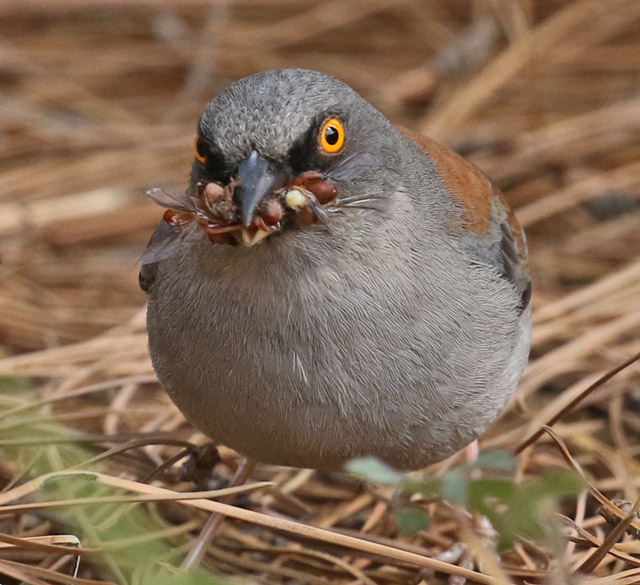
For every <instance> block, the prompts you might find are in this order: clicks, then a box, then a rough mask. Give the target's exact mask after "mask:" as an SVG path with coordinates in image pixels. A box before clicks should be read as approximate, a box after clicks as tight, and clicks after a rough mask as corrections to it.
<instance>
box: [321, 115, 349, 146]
mask: <svg viewBox="0 0 640 585" xmlns="http://www.w3.org/2000/svg"><path fill="white" fill-rule="evenodd" d="M319 138H320V148H321V149H322V150H323V151H324V152H326V153H328V154H335V153H336V152H340V150H342V147H343V146H344V126H343V125H342V122H340V120H338V118H329V119H328V120H327V121H326V122H325V123H324V124H323V125H322V128H321V130H320V137H319Z"/></svg>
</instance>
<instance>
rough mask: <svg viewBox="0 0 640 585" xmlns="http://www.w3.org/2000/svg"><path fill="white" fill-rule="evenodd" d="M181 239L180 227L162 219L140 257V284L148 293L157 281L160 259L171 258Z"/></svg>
mask: <svg viewBox="0 0 640 585" xmlns="http://www.w3.org/2000/svg"><path fill="white" fill-rule="evenodd" d="M181 239H182V238H181V233H180V229H179V228H177V227H175V226H171V225H169V224H168V223H167V222H166V221H164V220H162V221H160V223H159V224H158V227H157V228H156V229H155V231H154V232H153V235H152V236H151V239H150V240H149V243H148V244H147V248H146V249H145V251H144V253H143V254H142V256H141V258H140V263H141V266H140V272H139V273H138V284H139V285H140V288H141V289H142V290H143V291H144V292H146V293H147V294H148V293H149V292H151V288H152V287H153V284H154V283H155V281H156V276H157V273H158V265H159V263H160V261H161V260H164V259H166V258H169V257H170V256H172V255H173V254H174V253H175V252H176V250H177V249H178V246H179V245H180V242H181Z"/></svg>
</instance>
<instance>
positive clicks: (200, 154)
mask: <svg viewBox="0 0 640 585" xmlns="http://www.w3.org/2000/svg"><path fill="white" fill-rule="evenodd" d="M193 148H194V149H195V151H196V158H197V159H198V160H199V161H200V162H201V163H202V164H204V163H206V162H207V153H206V151H205V149H204V144H203V143H202V140H200V136H196V139H195V140H194V141H193Z"/></svg>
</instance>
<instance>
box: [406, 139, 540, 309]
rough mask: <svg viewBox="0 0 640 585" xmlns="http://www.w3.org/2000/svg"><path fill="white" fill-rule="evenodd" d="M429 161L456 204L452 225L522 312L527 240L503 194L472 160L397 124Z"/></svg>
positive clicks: (527, 289)
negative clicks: (487, 261) (458, 216)
mask: <svg viewBox="0 0 640 585" xmlns="http://www.w3.org/2000/svg"><path fill="white" fill-rule="evenodd" d="M398 130H399V131H400V132H401V133H402V134H403V135H404V136H406V137H407V138H409V139H410V140H412V141H413V142H415V143H416V144H417V145H418V146H419V147H420V148H421V149H422V150H423V151H424V152H425V154H426V155H427V156H428V157H429V159H430V160H431V161H432V163H433V165H434V167H435V169H436V172H437V173H438V175H439V178H440V180H441V181H442V184H443V185H444V187H445V188H446V189H447V191H449V192H450V193H451V194H452V195H453V196H454V197H455V198H456V200H457V202H458V203H459V206H460V208H461V211H462V221H461V222H460V224H459V225H457V226H456V228H458V229H461V230H463V231H464V232H466V233H467V234H469V235H470V236H472V237H473V236H475V240H476V241H477V244H478V246H480V247H483V248H486V253H485V254H483V257H484V258H487V257H491V258H492V260H491V261H492V262H493V263H495V264H496V268H497V270H498V272H499V273H500V274H501V275H502V276H503V277H504V278H505V279H506V280H507V281H509V282H510V283H511V284H512V286H513V287H514V288H515V289H516V291H517V292H518V293H519V294H520V298H521V304H520V309H521V311H524V310H525V309H526V307H527V306H528V304H529V301H530V299H531V276H530V273H529V263H528V255H527V243H526V239H525V235H524V231H523V230H522V227H521V226H520V224H519V223H518V220H517V219H516V217H515V215H514V214H513V211H511V209H510V208H509V205H508V203H507V201H506V200H505V198H504V195H503V194H502V193H501V192H500V190H499V189H498V188H497V187H495V186H494V185H493V184H492V183H491V181H490V180H489V179H488V178H487V177H486V176H485V175H484V174H483V172H482V171H481V170H480V169H479V168H478V167H476V166H475V165H474V164H473V163H471V162H469V161H468V160H466V159H464V158H463V157H461V156H460V155H459V154H457V153H456V152H454V151H453V150H451V149H449V148H447V147H446V146H443V145H441V144H439V143H437V142H435V141H434V140H431V139H430V138H427V137H426V136H422V135H420V134H417V133H416V132H413V131H411V130H408V129H406V128H402V127H398Z"/></svg>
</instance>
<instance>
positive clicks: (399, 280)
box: [148, 257, 529, 468]
mask: <svg viewBox="0 0 640 585" xmlns="http://www.w3.org/2000/svg"><path fill="white" fill-rule="evenodd" d="M236 264H237V263H236ZM233 266H234V267H233V268H230V269H228V270H227V266H226V265H225V266H223V267H221V268H220V267H218V268H220V269H219V270H218V269H217V268H216V270H214V271H211V270H209V269H207V270H206V271H205V272H203V267H202V266H201V265H198V263H196V262H184V261H180V258H179V257H178V258H177V259H176V260H175V261H173V262H165V263H163V266H162V267H161V268H162V270H161V271H160V274H159V278H158V282H157V283H156V287H155V289H154V291H153V293H152V295H151V298H150V302H149V309H148V329H149V342H150V351H151V357H152V360H153V363H154V366H155V368H156V370H157V372H158V375H159V378H160V380H161V382H162V383H163V384H164V385H165V386H166V388H167V390H168V392H169V394H170V396H171V398H172V399H173V401H174V402H175V403H176V404H177V405H178V407H179V408H180V409H181V410H182V412H183V413H184V414H185V416H186V417H187V418H188V419H189V420H190V421H191V422H192V423H193V424H194V425H195V426H196V427H197V428H199V429H200V430H202V431H203V432H204V433H205V434H206V435H208V436H209V437H210V438H211V439H212V440H213V441H215V442H218V443H221V444H225V445H228V446H230V447H232V448H234V449H236V450H238V451H240V452H241V453H243V454H244V455H247V456H249V457H251V458H253V459H255V460H258V461H262V462H268V463H276V464H282V465H292V466H298V467H315V468H336V467H339V466H340V465H341V464H342V463H343V462H344V461H346V460H348V459H350V458H353V457H358V456H363V455H374V456H377V457H380V458H382V459H384V460H386V461H388V462H389V463H390V464H391V465H393V466H396V467H399V468H419V467H423V466H425V465H427V464H429V463H431V462H433V461H437V460H439V459H442V458H444V457H446V456H448V455H450V454H452V453H453V452H455V451H456V450H458V449H460V448H461V447H463V446H464V445H466V444H467V443H469V442H470V441H471V440H473V439H474V438H475V437H476V436H477V435H478V434H479V433H481V432H482V431H484V429H485V428H486V427H487V426H488V425H489V424H490V423H491V422H492V421H493V420H494V419H495V417H496V416H497V414H498V413H499V411H500V410H501V409H502V408H503V406H504V405H505V403H506V401H507V400H508V398H509V397H510V396H511V394H512V392H513V390H514V389H515V386H516V384H517V381H518V379H519V377H520V374H521V372H522V369H523V368H524V365H525V363H526V357H527V355H528V348H529V338H528V336H529V333H528V330H529V328H528V320H529V313H528V312H526V313H525V314H524V315H522V316H521V317H520V319H519V320H517V321H514V320H509V319H505V314H506V312H507V309H511V308H512V306H513V303H516V302H517V299H516V298H515V297H514V296H513V295H510V292H509V291H508V290H506V289H505V288H504V287H503V286H502V283H501V282H499V281H498V280H497V279H496V282H495V286H494V289H491V287H489V286H487V284H486V282H484V286H483V287H478V290H479V291H480V292H481V293H482V294H483V295H485V296H484V297H483V298H478V299H471V300H470V301H469V303H470V304H474V305H475V307H478V306H479V307H481V309H480V310H474V311H467V312H466V314H467V315H468V322H466V323H465V328H464V329H465V331H464V332H462V331H461V328H460V323H459V321H460V318H459V315H460V314H465V312H464V310H462V312H461V307H452V306H451V298H456V297H455V294H456V293H455V290H452V289H453V288H454V284H455V283H451V284H450V285H448V286H447V287H446V289H447V290H446V291H445V290H444V289H443V292H442V294H441V295H440V294H436V293H438V291H435V292H434V293H433V294H424V290H425V288H424V287H425V286H428V284H426V283H424V282H418V283H416V282H413V284H409V282H408V281H415V279H405V278H403V274H396V275H395V278H393V279H389V281H388V282H382V283H381V282H380V280H379V279H381V278H384V274H383V273H382V272H381V273H379V274H375V269H373V272H374V273H373V274H372V273H371V272H372V269H371V267H366V266H365V267H363V266H358V267H354V268H353V270H344V268H342V267H336V266H332V265H324V266H322V267H320V268H319V267H316V268H315V269H314V270H313V273H312V274H307V273H305V272H300V273H299V274H298V275H297V279H298V280H297V281H296V280H295V279H294V280H289V281H288V282H286V283H284V282H283V281H282V279H279V278H273V276H272V275H273V272H271V273H267V272H264V271H263V272H261V269H260V268H259V267H258V266H257V265H254V273H253V274H252V275H251V277H250V278H249V277H248V276H247V274H246V267H242V266H237V265H233ZM269 269H270V270H273V269H274V267H273V266H270V267H269ZM289 269H291V267H290V266H289ZM359 270H361V271H364V272H361V273H359V272H358V271H359ZM270 274H271V276H270ZM293 274H294V275H296V271H295V270H294V271H293ZM470 277H473V275H471V276H470ZM484 278H485V279H486V275H485V276H484ZM300 279H305V280H300ZM310 279H311V280H310ZM376 279H378V280H376ZM456 280H457V279H456ZM381 290H382V293H381V292H380V291H381ZM512 297H513V298H512ZM176 299H180V301H179V302H176ZM475 307H474V308H475ZM462 309H464V307H462ZM451 311H453V313H451ZM487 331H491V332H492V333H491V337H490V338H487Z"/></svg>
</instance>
